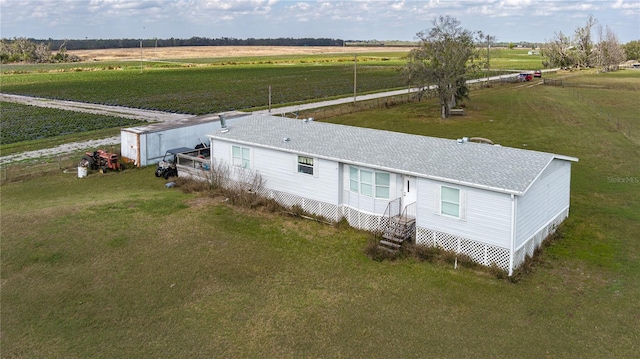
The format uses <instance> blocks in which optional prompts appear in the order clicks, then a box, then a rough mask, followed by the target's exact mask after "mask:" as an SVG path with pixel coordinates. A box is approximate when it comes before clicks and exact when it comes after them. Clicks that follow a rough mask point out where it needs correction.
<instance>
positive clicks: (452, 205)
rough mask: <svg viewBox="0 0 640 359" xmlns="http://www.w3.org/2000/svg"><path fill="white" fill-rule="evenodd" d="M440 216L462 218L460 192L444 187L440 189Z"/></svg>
mask: <svg viewBox="0 0 640 359" xmlns="http://www.w3.org/2000/svg"><path fill="white" fill-rule="evenodd" d="M440 214H444V215H447V216H452V217H456V218H460V190H459V189H456V188H450V187H445V186H442V187H441V189H440Z"/></svg>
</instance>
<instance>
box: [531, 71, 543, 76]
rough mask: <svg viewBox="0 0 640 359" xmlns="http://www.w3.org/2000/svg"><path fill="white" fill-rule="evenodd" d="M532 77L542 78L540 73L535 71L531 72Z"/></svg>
mask: <svg viewBox="0 0 640 359" xmlns="http://www.w3.org/2000/svg"><path fill="white" fill-rule="evenodd" d="M533 77H542V71H540V70H536V71H534V72H533Z"/></svg>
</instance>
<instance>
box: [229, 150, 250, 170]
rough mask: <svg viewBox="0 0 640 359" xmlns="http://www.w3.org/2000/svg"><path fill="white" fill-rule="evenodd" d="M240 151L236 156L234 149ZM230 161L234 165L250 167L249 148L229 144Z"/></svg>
mask: <svg viewBox="0 0 640 359" xmlns="http://www.w3.org/2000/svg"><path fill="white" fill-rule="evenodd" d="M236 149H237V150H238V151H240V156H236V154H235V150H236ZM231 163H232V164H233V166H234V167H240V168H246V169H250V168H251V149H250V148H248V147H242V146H237V145H231Z"/></svg>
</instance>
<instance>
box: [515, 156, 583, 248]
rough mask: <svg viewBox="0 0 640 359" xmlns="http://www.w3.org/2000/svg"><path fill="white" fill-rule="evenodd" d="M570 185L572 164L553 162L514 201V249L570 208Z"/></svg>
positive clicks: (560, 161) (559, 161)
mask: <svg viewBox="0 0 640 359" xmlns="http://www.w3.org/2000/svg"><path fill="white" fill-rule="evenodd" d="M570 183H571V162H569V161H562V160H553V161H552V162H551V163H550V164H549V165H548V166H547V168H546V169H545V170H544V171H543V172H542V174H541V175H540V177H539V178H538V179H537V180H536V181H535V183H534V184H533V185H532V186H531V187H530V188H529V189H528V190H527V192H525V194H524V195H523V196H520V197H517V198H516V241H515V247H516V248H519V247H520V246H521V245H522V244H523V243H525V242H526V241H527V240H528V239H529V238H531V236H533V235H534V234H536V232H537V231H539V230H540V229H541V228H542V227H543V226H545V225H546V224H547V223H548V222H549V221H550V220H552V219H554V218H555V217H556V216H557V215H558V214H559V213H560V212H562V211H563V210H564V209H566V208H568V207H569V203H570V191H571V189H570Z"/></svg>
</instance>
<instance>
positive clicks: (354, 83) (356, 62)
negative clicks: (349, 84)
mask: <svg viewBox="0 0 640 359" xmlns="http://www.w3.org/2000/svg"><path fill="white" fill-rule="evenodd" d="M357 69H358V55H357V54H353V105H354V106H355V104H356V91H357V85H356V84H357V82H356V80H357V76H356V73H357Z"/></svg>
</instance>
